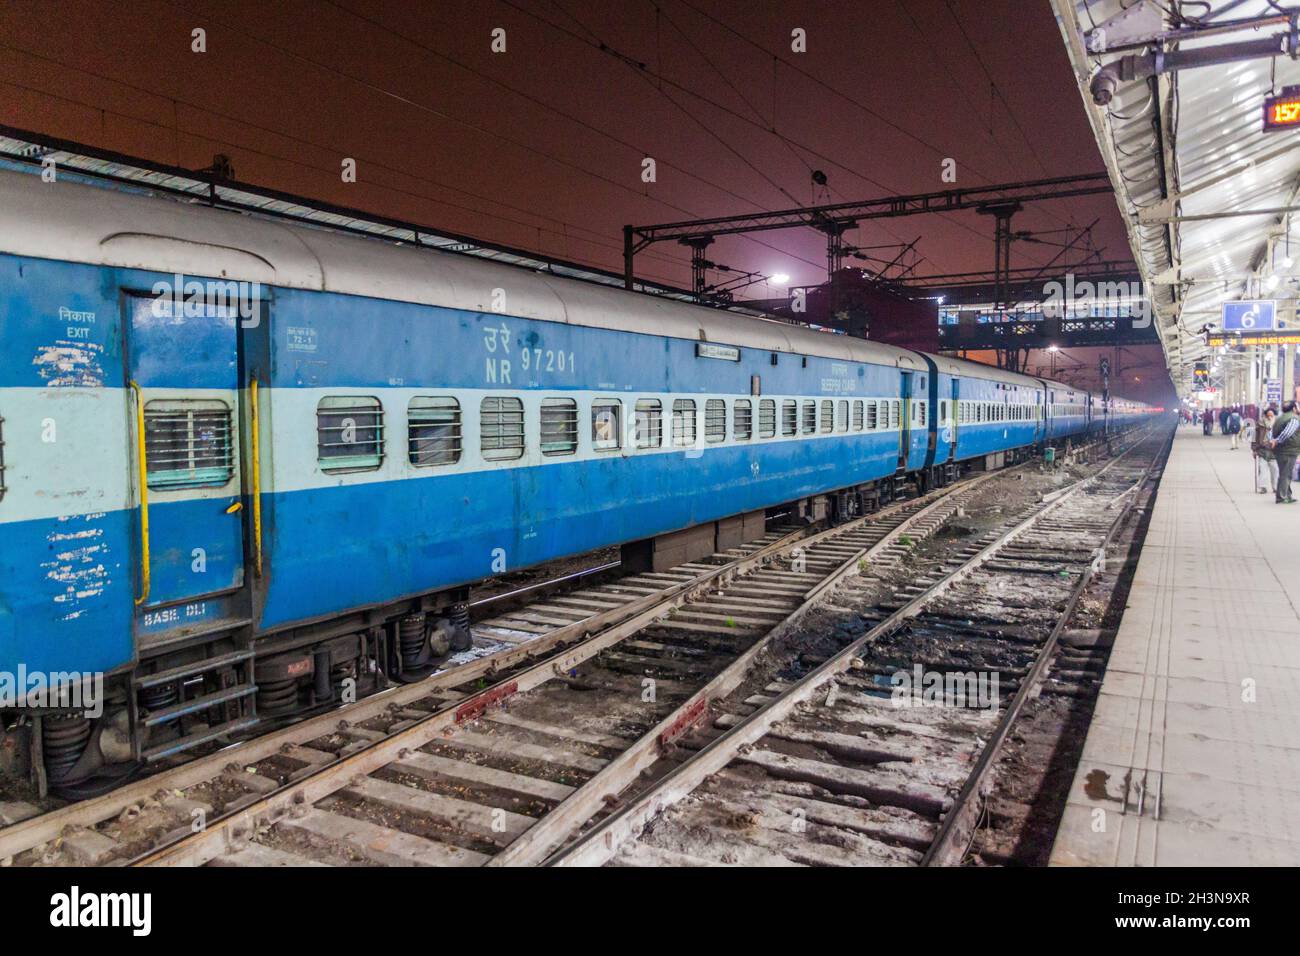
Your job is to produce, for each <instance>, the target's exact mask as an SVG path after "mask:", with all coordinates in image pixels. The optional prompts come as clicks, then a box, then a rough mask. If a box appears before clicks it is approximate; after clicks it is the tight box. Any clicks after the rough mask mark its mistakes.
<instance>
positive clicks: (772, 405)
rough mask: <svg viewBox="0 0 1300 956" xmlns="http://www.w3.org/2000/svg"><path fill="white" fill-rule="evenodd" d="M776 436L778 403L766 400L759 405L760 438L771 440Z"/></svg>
mask: <svg viewBox="0 0 1300 956" xmlns="http://www.w3.org/2000/svg"><path fill="white" fill-rule="evenodd" d="M775 434H776V402H775V400H773V399H770V398H765V399H763V400H762V401H761V402H759V403H758V437H759V438H771V437H772V436H773V435H775Z"/></svg>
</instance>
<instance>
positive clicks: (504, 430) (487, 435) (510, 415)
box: [478, 398, 524, 461]
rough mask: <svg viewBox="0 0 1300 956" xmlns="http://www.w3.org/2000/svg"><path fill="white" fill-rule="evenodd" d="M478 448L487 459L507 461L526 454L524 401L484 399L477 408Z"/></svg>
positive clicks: (515, 399)
mask: <svg viewBox="0 0 1300 956" xmlns="http://www.w3.org/2000/svg"><path fill="white" fill-rule="evenodd" d="M478 423H479V451H480V452H482V454H483V458H484V459H485V460H487V461H508V460H510V459H511V458H519V457H521V456H522V455H523V453H524V403H523V402H522V401H520V400H519V399H517V398H485V399H483V401H482V402H481V403H479V407H478Z"/></svg>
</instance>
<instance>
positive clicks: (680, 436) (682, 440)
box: [673, 398, 695, 447]
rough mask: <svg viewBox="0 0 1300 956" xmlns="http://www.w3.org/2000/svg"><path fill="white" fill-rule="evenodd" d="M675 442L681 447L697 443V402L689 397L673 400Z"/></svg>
mask: <svg viewBox="0 0 1300 956" xmlns="http://www.w3.org/2000/svg"><path fill="white" fill-rule="evenodd" d="M673 444H674V445H677V446H679V447H684V446H690V445H694V444H695V402H694V401H693V400H691V399H689V398H679V399H677V401H675V402H673Z"/></svg>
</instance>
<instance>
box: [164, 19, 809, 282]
mask: <svg viewBox="0 0 1300 956" xmlns="http://www.w3.org/2000/svg"><path fill="white" fill-rule="evenodd" d="M168 2H170V3H172V4H173V5H175V6H178V7H181V8H182V9H184V6H183V4H181V3H180V2H179V0H168ZM339 9H340V10H341V11H342V12H346V13H350V14H352V15H353V16H357V14H355V12H354V11H350V10H347V8H344V7H339ZM207 19H208V20H209V21H211V22H214V23H216V24H217V25H218V26H220V27H222V28H223V29H226V30H230V31H231V32H234V33H238V34H240V35H242V36H244V37H247V38H248V39H250V40H252V41H253V42H255V43H260V44H262V45H263V46H266V47H268V48H270V49H272V50H275V51H277V52H278V53H281V54H282V55H285V56H288V57H291V58H293V59H295V60H298V61H300V62H303V63H307V64H310V65H311V66H314V67H316V68H318V69H320V70H323V71H326V72H329V73H333V74H335V75H337V76H340V77H343V78H344V79H347V80H349V81H352V82H355V83H358V84H360V85H362V86H364V87H366V88H367V89H369V90H371V91H372V92H375V93H378V94H380V95H383V96H386V97H390V98H392V99H394V100H397V101H399V102H401V103H404V104H406V105H408V106H412V107H414V108H416V109H419V110H421V111H423V112H426V113H429V114H431V115H434V116H437V117H438V118H440V119H445V120H448V121H449V122H452V123H454V124H456V125H459V126H463V127H467V128H469V129H472V130H475V131H477V132H480V133H483V134H485V135H487V136H490V137H492V138H495V139H499V140H501V141H503V142H507V143H510V144H511V145H514V146H517V147H519V148H521V149H524V150H526V151H528V152H531V153H535V154H536V155H539V156H541V157H543V158H545V159H549V160H551V161H552V162H555V163H558V164H560V165H563V166H567V167H569V168H571V169H574V170H576V171H577V172H580V173H583V174H584V175H587V176H591V177H593V178H595V179H598V180H601V181H602V182H605V183H608V184H610V185H612V186H615V187H616V188H618V189H621V190H624V191H626V192H629V193H631V194H632V195H634V196H637V197H640V198H642V199H649V200H650V201H652V202H655V203H657V204H659V205H662V206H665V207H667V208H669V209H673V210H675V211H676V212H680V213H684V214H686V215H687V216H692V217H695V216H698V215H699V214H698V213H697V212H695V211H694V210H691V209H688V208H686V207H684V206H680V205H677V204H676V203H673V202H670V201H668V200H667V199H663V198H659V197H657V196H654V195H653V194H651V193H649V192H643V191H641V190H638V189H636V188H634V187H632V186H629V185H627V184H626V183H623V182H619V181H618V180H615V179H612V178H610V177H608V176H605V175H603V174H601V173H598V172H594V171H592V170H590V169H586V168H585V167H583V166H581V165H580V164H577V163H574V162H572V161H570V160H567V159H564V158H563V157H559V156H556V155H554V154H551V153H548V152H546V151H545V150H542V149H540V148H538V147H536V146H534V145H532V144H530V143H526V142H521V141H519V140H515V139H512V138H511V137H509V136H506V135H505V134H503V133H498V132H495V131H493V130H490V129H488V128H486V127H483V126H479V125H477V124H475V123H471V122H469V121H468V120H461V119H458V118H457V117H454V116H452V115H450V114H448V113H445V112H443V111H441V110H438V109H435V108H434V107H431V106H428V105H427V104H424V103H420V102H419V101H416V100H413V99H411V98H410V97H407V96H405V95H403V94H400V93H396V92H394V91H392V90H389V89H387V88H385V87H382V86H379V85H378V84H375V83H372V82H371V81H369V80H366V79H365V78H363V77H358V76H355V75H353V74H351V73H348V72H346V71H344V70H341V69H338V68H336V67H334V66H331V65H330V64H327V63H321V62H320V61H319V60H315V59H312V58H311V57H309V56H306V55H305V54H301V53H298V52H296V51H294V50H290V49H288V48H287V47H284V46H281V45H280V44H277V43H274V42H272V41H270V40H266V39H264V38H262V37H259V36H256V35H254V34H252V33H250V32H248V31H247V30H244V29H241V28H240V27H237V26H233V25H231V24H229V23H225V22H222V21H220V20H214V19H213V18H212V17H210V16H209V17H207ZM360 19H365V18H364V17H360ZM379 26H381V27H382V24H379ZM383 29H386V30H388V32H390V33H395V31H392V30H391V29H388V28H386V27H384V28H383ZM398 35H399V36H401V35H400V34H398ZM402 39H405V40H407V41H408V42H411V43H414V44H415V45H417V46H422V44H419V43H418V41H413V40H410V38H409V37H404V36H402ZM435 52H436V51H435ZM467 69H469V68H468V67H467ZM494 82H495V81H494ZM538 102H540V101H538ZM543 105H545V104H543ZM552 109H554V108H552ZM556 112H560V111H558V110H556ZM561 115H563V114H561ZM596 132H601V131H599V130H596ZM603 135H608V134H603ZM611 138H612V137H611ZM631 148H632V149H635V150H637V151H638V152H639V153H641V155H647V154H646V153H645V152H644V151H641V150H640V149H639V148H638V147H634V146H633V147H631ZM665 165H669V166H670V168H676V167H673V166H671V164H668V163H665ZM694 178H697V179H698V178H699V177H694ZM702 181H703V180H702ZM705 182H707V181H705ZM708 184H709V185H711V186H713V187H714V188H716V189H719V190H721V191H724V192H726V193H727V194H728V195H730V196H732V197H733V198H735V199H739V200H740V201H742V202H746V203H749V204H750V205H752V206H754V207H756V208H758V209H763V208H765V207H764V205H763V204H762V203H759V202H756V201H754V200H752V199H748V198H746V197H744V196H741V195H739V194H738V193H735V192H732V191H731V190H728V189H727V187H725V186H721V185H718V184H713V183H708ZM744 238H745V239H747V240H748V241H750V242H754V243H756V244H758V245H762V246H765V247H767V248H769V249H775V247H773V246H770V245H769V244H768V243H765V242H762V241H761V240H758V239H756V238H754V237H752V236H746V237H744ZM777 251H782V250H777ZM782 254H784V255H788V256H790V257H791V258H794V259H798V260H799V261H801V262H804V263H806V264H808V265H813V266H820V264H819V263H815V262H812V261H810V260H808V259H804V258H802V257H801V256H797V255H792V254H790V253H785V252H784V251H782Z"/></svg>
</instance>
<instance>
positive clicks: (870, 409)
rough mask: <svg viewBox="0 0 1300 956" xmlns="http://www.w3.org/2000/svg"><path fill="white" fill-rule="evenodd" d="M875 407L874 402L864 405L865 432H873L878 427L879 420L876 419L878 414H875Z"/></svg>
mask: <svg viewBox="0 0 1300 956" xmlns="http://www.w3.org/2000/svg"><path fill="white" fill-rule="evenodd" d="M876 405H877V403H876V402H874V401H873V402H867V404H866V410H867V430H868V431H875V430H876V429H877V428H879V427H880V419H879V418H878V417H877V415H878V412H877V409H876Z"/></svg>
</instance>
